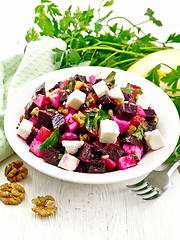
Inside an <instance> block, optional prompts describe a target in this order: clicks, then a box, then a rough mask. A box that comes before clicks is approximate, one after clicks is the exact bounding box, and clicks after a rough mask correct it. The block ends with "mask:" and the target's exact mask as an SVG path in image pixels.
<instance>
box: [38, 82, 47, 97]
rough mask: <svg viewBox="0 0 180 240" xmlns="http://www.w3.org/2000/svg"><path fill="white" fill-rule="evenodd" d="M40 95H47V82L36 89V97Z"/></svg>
mask: <svg viewBox="0 0 180 240" xmlns="http://www.w3.org/2000/svg"><path fill="white" fill-rule="evenodd" d="M38 94H43V95H45V82H44V83H42V84H41V85H40V86H39V87H37V88H36V95H38Z"/></svg>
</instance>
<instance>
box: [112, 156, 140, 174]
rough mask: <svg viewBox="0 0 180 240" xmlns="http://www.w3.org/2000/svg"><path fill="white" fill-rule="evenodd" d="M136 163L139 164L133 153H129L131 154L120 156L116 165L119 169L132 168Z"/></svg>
mask: <svg viewBox="0 0 180 240" xmlns="http://www.w3.org/2000/svg"><path fill="white" fill-rule="evenodd" d="M136 165H137V163H136V161H135V159H134V157H133V155H132V154H129V155H126V156H123V157H120V158H119V159H118V161H117V165H116V167H117V169H119V170H124V169H127V168H130V167H134V166H136Z"/></svg>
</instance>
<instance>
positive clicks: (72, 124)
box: [65, 113, 78, 132]
mask: <svg viewBox="0 0 180 240" xmlns="http://www.w3.org/2000/svg"><path fill="white" fill-rule="evenodd" d="M65 121H66V123H67V125H68V127H69V130H70V132H73V131H74V130H75V129H76V128H77V127H78V123H77V122H76V120H75V119H74V118H73V115H72V114H71V113H69V114H68V115H67V116H66V117H65Z"/></svg>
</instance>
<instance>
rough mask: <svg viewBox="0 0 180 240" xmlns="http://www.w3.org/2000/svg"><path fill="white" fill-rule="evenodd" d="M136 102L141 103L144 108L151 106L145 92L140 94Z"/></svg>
mask: <svg viewBox="0 0 180 240" xmlns="http://www.w3.org/2000/svg"><path fill="white" fill-rule="evenodd" d="M136 104H137V105H140V106H141V107H142V108H143V109H147V108H148V107H150V101H149V100H148V99H147V97H146V96H145V95H144V94H141V95H139V96H138V99H137V101H136Z"/></svg>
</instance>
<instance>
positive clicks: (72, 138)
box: [62, 132, 78, 140]
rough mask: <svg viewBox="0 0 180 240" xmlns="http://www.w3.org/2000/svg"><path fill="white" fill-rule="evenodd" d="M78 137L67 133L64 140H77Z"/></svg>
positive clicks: (63, 136) (63, 137)
mask: <svg viewBox="0 0 180 240" xmlns="http://www.w3.org/2000/svg"><path fill="white" fill-rule="evenodd" d="M77 138H78V136H77V135H76V134H74V133H72V132H65V133H64V134H63V135H62V140H76V139H77Z"/></svg>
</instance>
